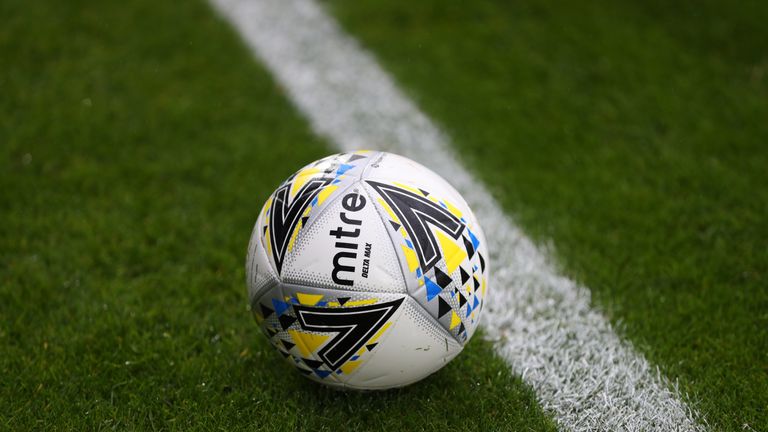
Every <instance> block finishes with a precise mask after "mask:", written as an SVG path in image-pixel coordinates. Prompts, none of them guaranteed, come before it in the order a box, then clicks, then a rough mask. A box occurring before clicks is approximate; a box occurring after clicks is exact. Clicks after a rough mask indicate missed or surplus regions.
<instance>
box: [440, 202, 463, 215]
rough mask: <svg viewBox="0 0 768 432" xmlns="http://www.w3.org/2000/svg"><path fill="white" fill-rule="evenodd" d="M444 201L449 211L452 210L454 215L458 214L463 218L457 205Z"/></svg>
mask: <svg viewBox="0 0 768 432" xmlns="http://www.w3.org/2000/svg"><path fill="white" fill-rule="evenodd" d="M443 202H444V203H445V206H446V207H448V211H449V212H451V214H452V215H454V216H456V217H457V218H459V219H461V218H462V214H461V210H459V209H457V208H456V206H454V205H453V204H451V203H449V202H448V201H443Z"/></svg>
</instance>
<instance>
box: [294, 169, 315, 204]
mask: <svg viewBox="0 0 768 432" xmlns="http://www.w3.org/2000/svg"><path fill="white" fill-rule="evenodd" d="M319 172H320V170H319V169H318V168H314V167H313V168H307V169H305V170H302V171H299V173H297V174H296V177H294V178H293V184H292V185H291V197H294V196H296V194H297V193H298V192H299V191H300V190H301V187H302V186H304V185H305V184H307V182H308V181H310V180H312V178H313V177H314V174H317V173H319Z"/></svg>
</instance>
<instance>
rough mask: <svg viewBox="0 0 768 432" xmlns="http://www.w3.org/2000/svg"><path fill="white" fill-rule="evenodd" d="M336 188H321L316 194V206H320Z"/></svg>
mask: <svg viewBox="0 0 768 432" xmlns="http://www.w3.org/2000/svg"><path fill="white" fill-rule="evenodd" d="M338 188H339V187H338V186H335V185H330V186H326V187H324V188H323V190H321V191H320V193H319V194H317V205H320V204H322V203H323V201H325V200H326V199H327V198H328V197H329V196H331V194H332V193H334V192H335V191H336V189H338Z"/></svg>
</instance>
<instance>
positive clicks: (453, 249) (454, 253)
mask: <svg viewBox="0 0 768 432" xmlns="http://www.w3.org/2000/svg"><path fill="white" fill-rule="evenodd" d="M434 232H435V234H436V237H437V241H438V242H439V243H440V250H442V251H443V256H444V257H445V265H446V266H448V272H449V273H453V272H454V271H455V270H456V268H457V267H458V266H459V264H461V263H462V262H463V261H464V260H465V259H467V252H466V251H465V250H464V248H463V247H461V246H459V245H457V244H456V242H454V241H453V239H452V238H450V237H448V235H446V234H444V233H443V232H442V231H441V230H435V231H434Z"/></svg>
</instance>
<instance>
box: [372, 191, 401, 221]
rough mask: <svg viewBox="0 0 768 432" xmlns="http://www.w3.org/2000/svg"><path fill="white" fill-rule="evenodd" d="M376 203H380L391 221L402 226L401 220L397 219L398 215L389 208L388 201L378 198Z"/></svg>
mask: <svg viewBox="0 0 768 432" xmlns="http://www.w3.org/2000/svg"><path fill="white" fill-rule="evenodd" d="M376 201H378V202H379V205H380V206H381V207H382V208H383V209H384V211H386V212H387V214H388V215H389V218H390V219H392V220H393V221H395V222H397V223H399V224H400V219H398V218H397V215H395V212H393V211H392V208H391V207H390V206H389V204H387V202H386V201H384V200H383V199H381V198H376ZM400 225H402V224H400Z"/></svg>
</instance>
